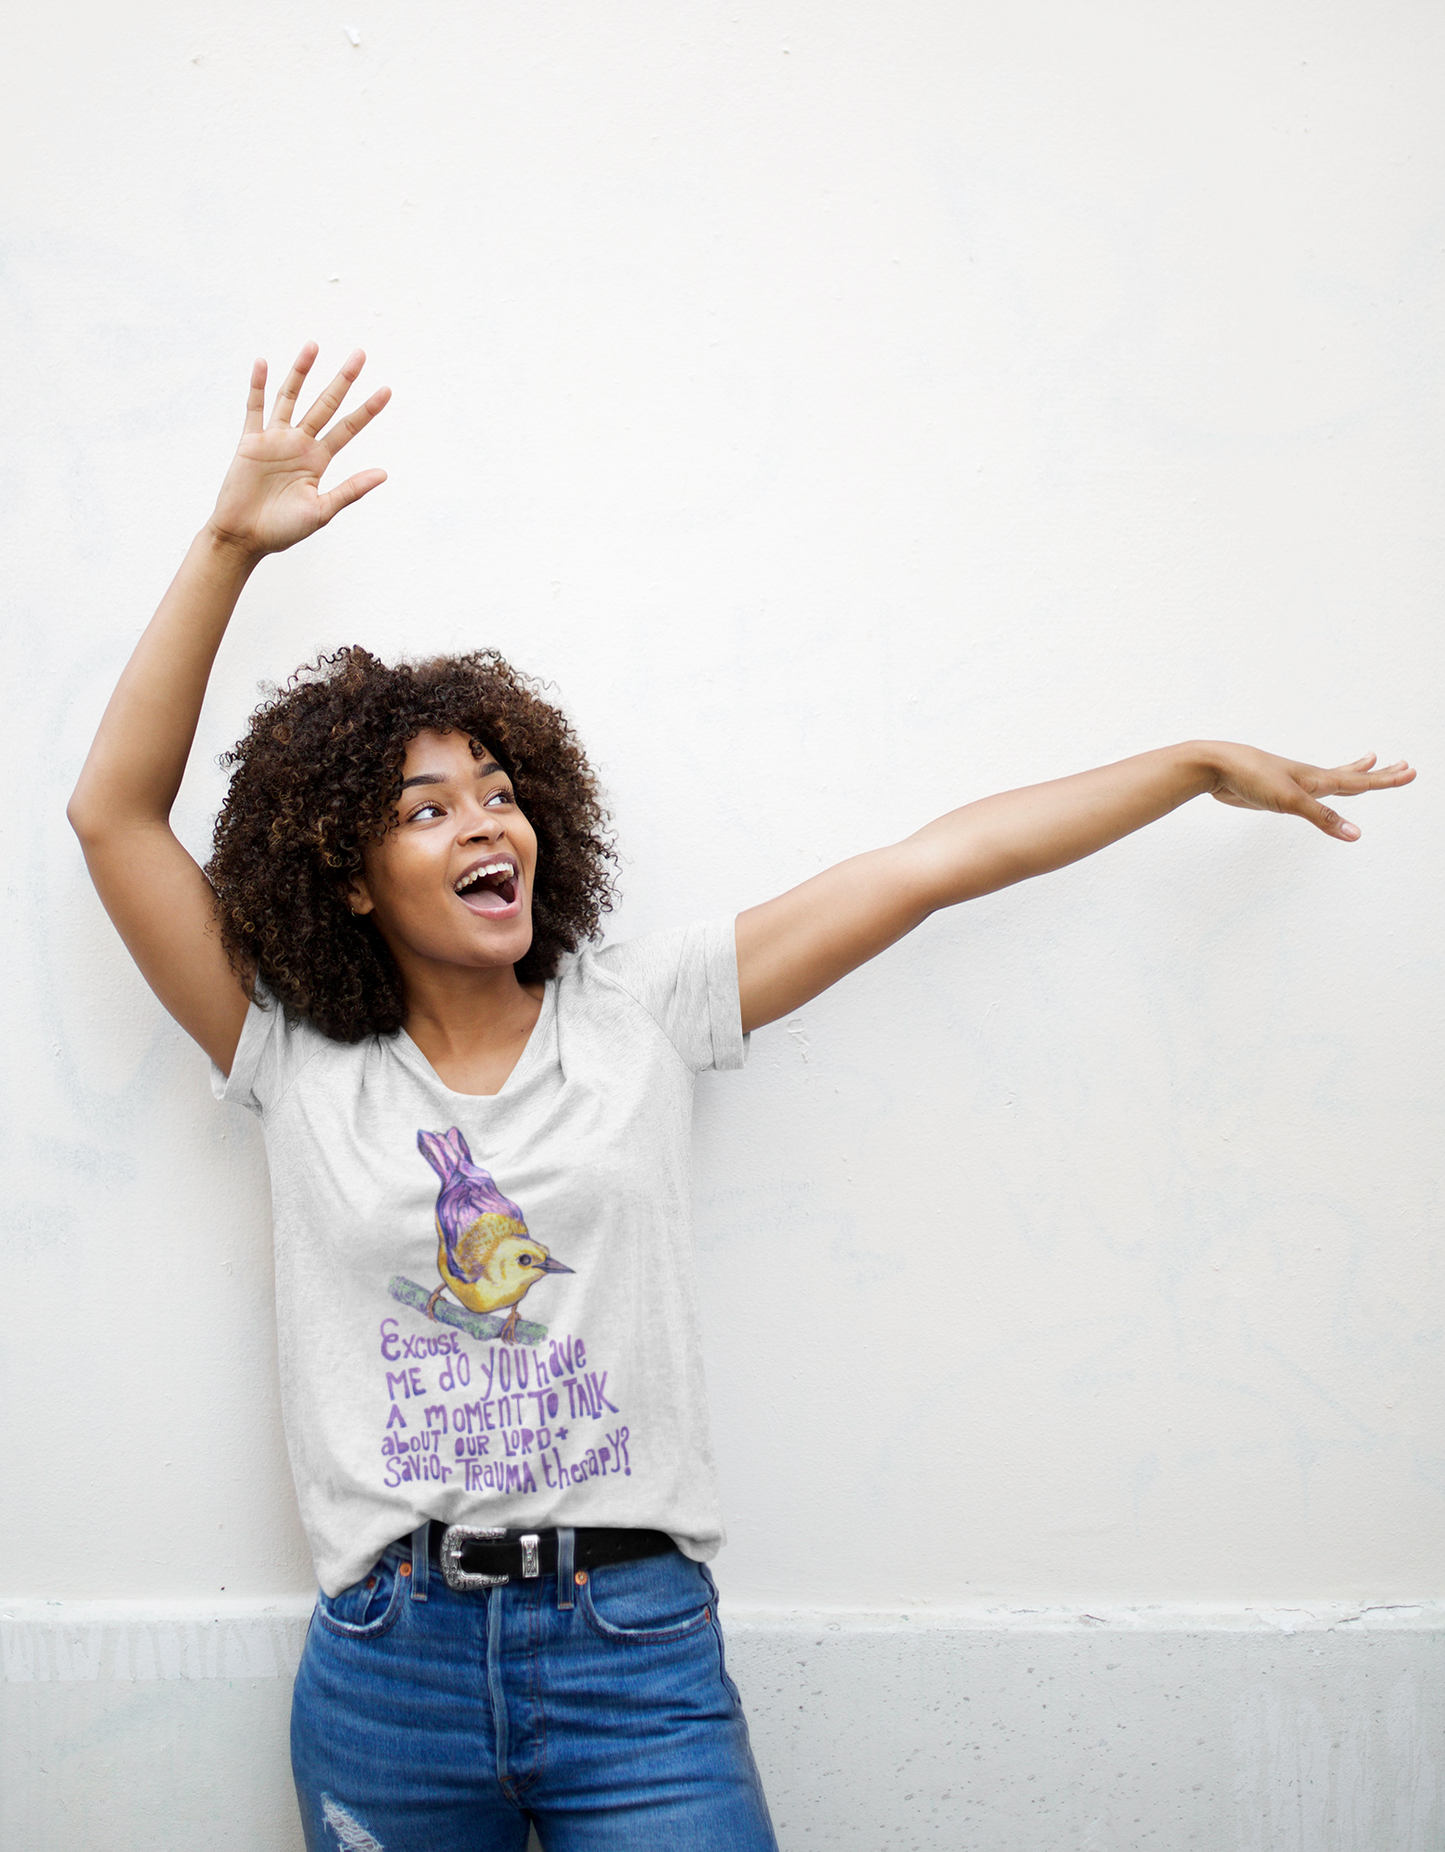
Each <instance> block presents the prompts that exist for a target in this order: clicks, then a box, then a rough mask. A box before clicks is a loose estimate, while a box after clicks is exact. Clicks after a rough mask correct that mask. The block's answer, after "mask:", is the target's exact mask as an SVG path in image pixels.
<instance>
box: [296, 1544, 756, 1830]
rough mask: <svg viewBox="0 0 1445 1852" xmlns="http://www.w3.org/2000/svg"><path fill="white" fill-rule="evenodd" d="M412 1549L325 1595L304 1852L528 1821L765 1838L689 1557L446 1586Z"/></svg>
mask: <svg viewBox="0 0 1445 1852" xmlns="http://www.w3.org/2000/svg"><path fill="white" fill-rule="evenodd" d="M561 1535H562V1536H563V1537H564V1538H565V1537H566V1533H565V1532H563V1533H561ZM412 1554H413V1553H412V1552H411V1551H410V1550H409V1549H408V1547H407V1545H406V1544H404V1543H403V1544H400V1545H393V1546H392V1548H391V1549H389V1550H388V1551H387V1552H386V1554H385V1555H384V1556H383V1557H382V1559H381V1561H380V1562H378V1563H377V1564H376V1565H375V1567H374V1568H373V1570H372V1571H371V1574H370V1575H369V1576H366V1577H363V1578H362V1580H361V1581H360V1582H358V1583H356V1584H355V1585H354V1586H353V1587H351V1588H348V1589H346V1590H345V1591H344V1592H343V1593H342V1594H340V1595H336V1596H326V1595H323V1596H322V1597H321V1598H320V1600H319V1601H318V1602H317V1605H316V1612H315V1614H314V1615H313V1617H312V1621H311V1627H310V1631H309V1632H308V1634H307V1636H306V1646H305V1649H304V1651H303V1652H302V1655H301V1665H300V1668H299V1670H298V1672H297V1675H296V1695H295V1698H294V1701H293V1704H292V1711H291V1765H292V1770H293V1772H294V1774H295V1777H296V1792H297V1797H298V1799H299V1800H300V1803H301V1818H302V1822H303V1824H304V1826H305V1830H306V1844H307V1847H308V1849H309V1852H522V1849H523V1847H525V1845H526V1843H527V1831H528V1826H529V1824H531V1823H533V1822H535V1824H536V1827H537V1835H538V1837H539V1838H540V1840H541V1841H542V1844H543V1846H544V1847H545V1848H546V1852H653V1849H654V1848H655V1849H656V1852H777V1841H776V1840H775V1839H774V1837H773V1829H772V1826H771V1824H770V1822H769V1819H768V1808H767V1802H766V1801H765V1800H764V1799H763V1791H762V1785H761V1783H760V1782H759V1780H758V1771H757V1768H756V1766H755V1765H754V1762H753V1757H752V1751H751V1749H750V1748H749V1747H748V1731H747V1725H746V1723H745V1722H744V1721H743V1713H742V1706H741V1704H740V1703H739V1701H738V1693H737V1687H736V1686H735V1685H734V1684H733V1682H732V1680H731V1679H730V1678H729V1677H728V1674H727V1667H726V1665H725V1664H724V1661H723V1642H722V1633H721V1631H720V1630H719V1627H718V1619H717V1589H716V1587H715V1586H714V1584H713V1580H712V1577H711V1576H710V1575H709V1574H708V1572H707V1570H706V1569H705V1568H703V1566H702V1565H701V1564H700V1563H694V1562H690V1561H689V1560H688V1559H687V1558H686V1557H685V1556H682V1555H680V1554H679V1553H677V1552H676V1551H674V1552H672V1553H671V1554H669V1555H666V1556H654V1557H648V1558H646V1559H644V1560H643V1561H641V1562H634V1563H611V1564H607V1565H605V1566H604V1567H601V1568H597V1569H593V1570H591V1571H589V1572H586V1573H585V1574H583V1575H581V1576H572V1575H567V1574H563V1575H562V1576H561V1577H558V1576H544V1577H539V1578H537V1579H535V1580H531V1581H520V1580H517V1581H512V1582H509V1583H507V1584H505V1586H503V1587H500V1588H490V1589H479V1590H476V1591H474V1592H473V1591H468V1592H467V1593H464V1594H458V1593H456V1592H454V1591H453V1590H452V1589H450V1588H448V1587H447V1585H446V1583H445V1582H443V1581H442V1579H441V1576H440V1575H439V1574H438V1573H437V1571H436V1569H435V1567H434V1566H433V1567H431V1568H430V1570H429V1569H428V1565H427V1561H426V1556H425V1554H424V1552H422V1551H420V1550H418V1551H417V1552H416V1553H415V1555H416V1563H415V1572H413V1565H412V1561H411V1557H412Z"/></svg>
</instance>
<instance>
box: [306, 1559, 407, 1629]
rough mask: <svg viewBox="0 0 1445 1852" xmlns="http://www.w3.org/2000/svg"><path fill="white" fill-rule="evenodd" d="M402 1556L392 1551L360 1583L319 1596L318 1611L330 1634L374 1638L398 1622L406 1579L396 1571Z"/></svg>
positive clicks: (317, 1601) (317, 1599) (322, 1623)
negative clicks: (399, 1557) (392, 1554)
mask: <svg viewBox="0 0 1445 1852" xmlns="http://www.w3.org/2000/svg"><path fill="white" fill-rule="evenodd" d="M398 1567H399V1559H398V1558H396V1557H393V1556H391V1555H390V1554H388V1555H386V1556H383V1557H382V1559H381V1561H380V1562H379V1563H376V1564H374V1565H373V1566H372V1568H371V1570H370V1572H369V1573H368V1574H366V1575H364V1576H363V1577H362V1578H361V1580H360V1581H359V1582H353V1583H352V1584H351V1587H350V1588H343V1589H342V1591H341V1593H340V1594H339V1595H326V1594H322V1595H318V1596H317V1598H316V1614H317V1618H318V1619H319V1620H320V1622H321V1625H322V1626H323V1627H324V1628H325V1629H326V1630H327V1632H328V1633H334V1634H338V1635H339V1636H340V1637H341V1638H342V1639H343V1640H375V1639H378V1638H379V1637H380V1636H381V1635H382V1634H384V1633H385V1632H386V1631H387V1630H388V1628H390V1627H394V1626H395V1625H396V1620H397V1616H398V1615H399V1614H400V1613H401V1604H402V1598H403V1596H404V1595H405V1593H406V1589H407V1586H408V1584H407V1580H406V1578H405V1577H404V1576H401V1575H398V1574H397V1569H398Z"/></svg>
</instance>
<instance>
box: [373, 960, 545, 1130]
mask: <svg viewBox="0 0 1445 1852" xmlns="http://www.w3.org/2000/svg"><path fill="white" fill-rule="evenodd" d="M556 998H557V980H556V979H555V978H548V979H547V981H546V984H545V985H544V986H543V990H542V1007H541V1009H540V1010H539V1011H538V1013H537V1020H536V1022H534V1023H533V1024H532V1033H531V1034H530V1035H529V1036H528V1037H527V1040H526V1043H525V1045H524V1046H523V1049H522V1052H521V1054H519V1055H518V1056H517V1059H516V1060H515V1062H513V1064H512V1071H511V1073H510V1074H508V1076H507V1078H506V1079H505V1080H504V1081H503V1082H502V1084H501V1086H500V1087H498V1089H497V1091H496V1092H495V1093H458V1092H457V1090H456V1088H455V1087H449V1086H448V1085H447V1083H446V1082H445V1081H444V1080H443V1079H442V1077H441V1075H440V1074H438V1073H437V1071H436V1069H435V1068H434V1067H433V1066H432V1064H431V1062H430V1061H428V1060H427V1058H426V1056H425V1055H424V1054H423V1053H422V1051H421V1049H420V1048H418V1047H417V1045H416V1043H415V1042H414V1041H413V1040H412V1039H411V1037H410V1036H409V1035H408V1034H407V1032H406V1030H405V1029H398V1030H397V1033H396V1040H395V1042H394V1043H393V1047H394V1048H395V1049H396V1052H397V1055H398V1056H399V1057H400V1059H401V1060H403V1061H404V1062H405V1063H406V1065H407V1066H408V1067H409V1068H412V1069H413V1070H414V1071H418V1072H420V1074H421V1076H422V1078H423V1079H424V1080H426V1081H427V1082H428V1083H429V1084H430V1085H431V1086H434V1087H439V1088H440V1089H441V1091H442V1092H443V1093H445V1094H447V1095H449V1096H450V1097H451V1098H452V1099H454V1100H466V1101H467V1102H468V1103H470V1104H476V1105H489V1104H490V1103H491V1102H492V1101H494V1100H503V1099H506V1098H508V1097H509V1095H511V1094H513V1093H516V1092H517V1091H518V1090H519V1088H520V1085H521V1082H522V1081H523V1079H524V1078H525V1076H526V1074H527V1073H528V1071H529V1070H530V1069H532V1068H534V1067H535V1066H536V1065H537V1063H538V1062H539V1061H540V1060H541V1058H542V1046H543V1043H544V1042H545V1041H546V1039H547V1035H548V1034H549V1033H550V1030H551V1024H552V1016H553V1013H554V1011H555V1008H556Z"/></svg>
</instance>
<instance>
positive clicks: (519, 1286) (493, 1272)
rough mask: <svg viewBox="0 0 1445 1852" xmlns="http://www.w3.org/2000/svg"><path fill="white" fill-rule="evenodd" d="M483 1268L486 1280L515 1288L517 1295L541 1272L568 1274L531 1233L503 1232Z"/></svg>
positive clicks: (539, 1277)
mask: <svg viewBox="0 0 1445 1852" xmlns="http://www.w3.org/2000/svg"><path fill="white" fill-rule="evenodd" d="M482 1271H483V1272H484V1273H485V1274H486V1276H487V1278H488V1279H489V1280H492V1281H494V1282H495V1283H496V1285H498V1286H500V1287H504V1288H506V1289H507V1290H508V1291H511V1289H513V1288H515V1289H516V1292H517V1297H518V1298H520V1297H521V1296H522V1294H523V1293H524V1292H526V1291H527V1289H528V1287H530V1286H532V1285H533V1284H534V1283H535V1282H536V1281H537V1280H539V1279H541V1277H542V1275H543V1274H544V1273H571V1272H572V1268H571V1267H564V1266H563V1265H562V1263H561V1261H560V1260H553V1258H552V1256H551V1255H550V1254H549V1253H548V1252H547V1250H546V1248H544V1247H543V1246H542V1244H541V1242H540V1241H534V1240H533V1239H532V1237H531V1236H530V1235H503V1236H502V1238H501V1239H500V1240H499V1241H498V1242H497V1244H496V1246H495V1247H494V1248H493V1249H492V1251H491V1253H490V1254H489V1255H488V1256H487V1258H486V1260H485V1261H484V1263H483V1266H482Z"/></svg>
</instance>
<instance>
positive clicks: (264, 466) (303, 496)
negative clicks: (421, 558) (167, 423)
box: [66, 342, 391, 1071]
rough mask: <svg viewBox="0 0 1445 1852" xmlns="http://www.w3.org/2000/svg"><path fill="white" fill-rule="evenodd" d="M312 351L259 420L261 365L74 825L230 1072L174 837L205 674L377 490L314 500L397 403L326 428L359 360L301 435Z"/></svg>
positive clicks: (187, 876)
mask: <svg viewBox="0 0 1445 1852" xmlns="http://www.w3.org/2000/svg"><path fill="white" fill-rule="evenodd" d="M316 351H317V350H316V347H315V345H314V343H311V342H308V343H307V345H306V346H305V347H303V348H302V350H301V352H300V354H299V355H298V357H297V360H296V364H295V365H294V366H293V367H292V369H291V371H290V373H289V375H288V376H287V379H286V383H285V384H284V385H283V386H282V388H281V391H280V392H279V394H278V395H277V398H276V403H275V405H274V406H273V408H272V412H271V421H270V423H269V424H267V423H266V420H265V407H266V363H265V361H264V360H258V361H257V362H256V364H255V366H254V368H253V369H252V372H251V390H250V395H249V397H248V399H247V402H246V419H245V424H244V427H243V429H242V435H241V443H240V447H239V449H238V450H237V452H236V455H235V458H234V460H233V462H232V464H231V467H230V469H229V471H228V472H227V474H226V479H225V481H224V482H223V483H222V485H221V493H220V495H219V496H218V498H217V500H216V508H215V512H214V514H213V515H212V516H211V518H210V520H209V521H208V522H207V523H206V525H205V527H203V528H202V529H201V531H200V533H199V534H197V536H196V538H195V539H194V541H192V543H191V547H190V551H189V552H188V553H187V554H186V557H185V559H184V561H183V562H182V565H181V569H180V571H179V572H178V573H177V574H176V576H175V578H174V579H173V580H172V581H171V585H170V589H169V590H168V591H167V592H166V595H165V597H164V598H163V599H162V600H161V602H160V606H159V608H158V610H157V611H156V614H155V616H154V617H153V618H152V619H151V621H150V624H149V626H148V627H147V629H146V631H145V634H144V635H143V636H142V638H141V640H140V642H139V643H138V644H137V645H136V648H135V653H134V655H132V657H131V659H130V661H129V662H128V663H127V664H126V667H125V672H124V673H123V674H122V676H121V678H120V681H119V683H118V684H117V686H116V691H115V693H114V694H113V695H112V696H111V698H110V704H109V706H108V707H107V708H106V710H105V715H104V718H103V719H102V720H101V723H100V729H99V731H98V732H97V733H96V736H95V742H94V744H93V745H92V746H91V749H90V755H89V757H88V758H87V759H86V762H85V766H84V769H83V770H82V772H81V774H80V780H79V782H78V783H77V785H76V787H75V791H74V794H73V795H72V797H71V800H70V805H69V808H68V810H67V813H66V814H67V815H68V816H69V818H70V822H71V825H72V827H73V828H74V830H75V833H76V835H77V836H79V838H80V841H81V846H82V848H83V849H84V851H85V859H86V863H87V865H88V867H89V869H90V873H91V879H92V880H93V881H94V882H95V886H96V891H97V892H98V893H99V895H100V898H101V902H102V904H103V905H104V907H105V910H106V912H107V913H108V914H109V915H110V917H111V919H112V921H113V922H114V924H115V927H116V930H117V931H118V932H119V933H120V936H121V937H122V939H124V940H125V943H126V947H127V949H128V950H129V952H130V954H131V956H132V957H133V958H134V959H135V961H136V963H137V965H139V967H140V969H141V973H142V975H143V976H144V977H145V980H146V982H147V983H148V984H149V985H150V987H151V989H152V990H153V991H154V992H155V993H156V995H157V996H158V997H159V998H160V1000H161V1002H162V1003H163V1004H164V1005H165V1007H166V1008H167V1009H168V1010H169V1011H170V1013H171V1015H172V1016H174V1017H175V1019H176V1021H177V1022H178V1023H180V1025H181V1027H182V1028H183V1029H185V1030H186V1031H187V1033H188V1034H190V1035H192V1036H194V1038H195V1039H196V1041H198V1042H199V1043H200V1045H201V1047H202V1048H204V1049H205V1051H206V1053H207V1054H209V1055H210V1056H211V1057H212V1059H213V1060H214V1061H216V1062H217V1063H218V1064H219V1065H220V1066H221V1067H222V1068H225V1069H227V1070H228V1071H229V1069H230V1065H231V1061H232V1058H233V1057H234V1055H235V1052H236V1042H237V1040H238V1038H239V1036H240V1033H241V1025H242V1023H243V1022H244V1020H245V1015H246V988H247V987H246V983H245V981H244V980H243V979H242V978H241V977H239V976H238V975H237V973H236V972H235V971H234V970H233V969H232V966H231V964H230V961H229V959H228V958H227V956H226V953H225V950H224V948H223V946H222V944H221V937H220V932H219V930H218V925H217V921H216V911H215V897H214V895H213V894H212V892H211V887H210V883H209V882H208V881H207V880H206V877H205V875H204V874H202V872H201V870H200V868H199V867H198V866H197V865H196V863H195V861H194V860H193V858H192V857H191V856H190V855H189V854H188V853H187V852H186V850H185V849H184V848H183V847H182V845H181V843H180V842H179V841H178V840H177V838H176V836H175V834H174V832H173V831H172V829H171V826H170V813H171V806H172V804H173V803H174V802H175V798H176V793H177V791H178V790H179V789H180V785H181V778H182V776H183V775H184V773H185V769H186V760H187V758H188V757H189V755H190V750H191V742H192V740H193V739H194V737H195V732H196V722H197V720H198V719H199V718H200V712H201V702H202V701H203V700H204V698H205V693H206V683H207V681H208V680H209V678H210V673H211V665H212V664H213V663H214V661H215V658H216V651H217V650H218V649H219V648H220V644H221V638H222V637H223V636H224V635H225V634H226V625H227V624H228V623H229V621H230V617H231V613H232V611H234V610H235V608H236V600H237V599H238V598H239V597H240V595H241V591H242V588H243V587H244V586H245V583H246V581H247V579H248V578H249V577H250V576H251V573H252V572H253V570H254V569H255V567H256V565H257V563H258V562H259V561H260V560H261V559H262V558H263V557H264V556H265V555H266V554H267V553H279V552H281V551H282V550H283V549H284V548H286V547H290V546H294V545H295V544H296V542H297V541H298V540H304V539H305V538H306V537H307V535H308V534H313V533H315V532H316V530H317V528H319V527H324V526H325V525H326V523H327V522H328V521H329V520H330V519H331V517H332V516H333V515H334V514H337V513H339V511H340V510H341V509H342V508H344V507H346V506H347V504H348V503H350V502H354V501H356V500H357V499H358V498H359V497H361V496H363V495H365V494H366V493H367V491H368V490H369V489H374V488H375V487H376V486H377V484H378V483H380V482H384V481H385V480H386V472H385V471H384V470H380V469H368V470H362V471H361V472H360V473H359V474H357V475H355V476H352V477H351V478H350V479H349V480H348V481H346V482H343V483H342V484H341V485H340V487H339V488H335V489H332V490H330V491H329V493H325V494H323V493H322V492H321V488H320V482H321V476H322V473H323V472H324V471H325V469H326V466H327V464H328V463H330V461H331V459H332V458H333V457H334V456H335V455H336V453H337V451H338V450H340V449H341V448H342V446H343V445H345V444H347V443H348V442H349V441H350V440H351V439H352V438H353V437H354V436H355V435H356V433H357V432H358V431H360V430H361V429H362V428H363V426H365V425H367V424H369V423H370V422H371V420H372V419H373V418H374V417H375V416H376V414H377V413H378V412H379V411H380V410H381V409H382V407H383V406H384V405H385V404H386V402H387V400H388V398H390V396H391V394H390V392H389V391H388V390H387V389H386V388H385V387H383V388H382V389H381V391H379V392H374V393H373V394H372V395H371V397H370V398H369V399H367V401H366V402H365V404H364V405H361V406H359V407H358V408H357V410H356V411H354V412H352V413H350V414H349V416H347V417H345V418H342V419H339V420H338V421H337V423H336V424H334V425H333V426H332V427H331V429H330V430H329V431H325V433H324V435H323V429H324V427H325V426H326V424H327V421H328V420H329V419H330V418H331V417H332V416H333V415H334V414H335V412H336V411H337V410H338V409H339V408H340V405H341V402H342V400H343V399H344V398H345V397H346V394H347V392H348V390H349V389H350V387H351V386H352V384H353V383H354V381H355V380H356V377H357V375H358V374H359V373H360V372H361V368H362V364H363V362H364V360H365V356H364V355H363V354H362V353H361V351H360V350H359V349H358V350H357V352H356V353H354V354H352V356H351V357H350V359H349V360H348V361H347V362H346V364H345V366H343V367H342V369H341V371H340V372H339V373H338V374H337V376H336V378H335V379H334V380H333V381H332V382H331V384H330V385H329V386H328V387H327V388H326V390H325V392H323V393H322V394H321V396H320V398H318V399H317V401H316V403H315V404H314V405H313V406H312V407H311V409H310V410H309V411H308V412H307V413H306V416H305V417H304V418H302V419H301V420H300V422H299V423H298V424H295V425H293V424H292V423H291V417H292V414H293V412H294V411H295V407H296V400H297V397H298V396H299V394H300V392H301V388H302V386H303V384H304V383H305V380H306V375H307V374H308V373H309V372H310V370H311V366H312V363H313V362H314V360H315V359H316Z"/></svg>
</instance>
